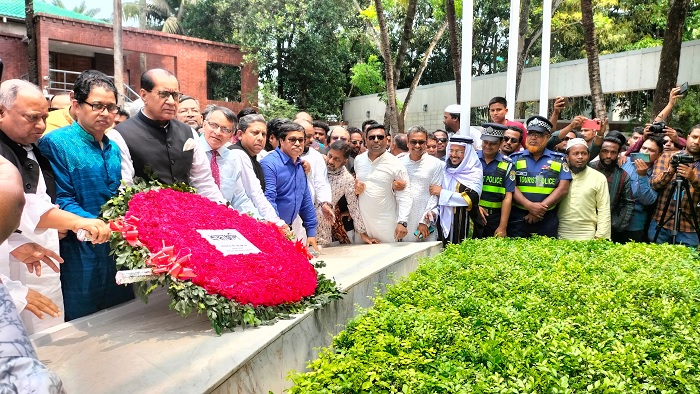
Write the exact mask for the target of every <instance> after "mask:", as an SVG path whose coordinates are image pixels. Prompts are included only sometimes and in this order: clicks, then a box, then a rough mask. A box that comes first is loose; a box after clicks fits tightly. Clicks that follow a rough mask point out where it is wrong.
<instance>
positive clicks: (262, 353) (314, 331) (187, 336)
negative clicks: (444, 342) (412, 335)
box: [31, 242, 442, 394]
mask: <svg viewBox="0 0 700 394" xmlns="http://www.w3.org/2000/svg"><path fill="white" fill-rule="evenodd" d="M441 249H442V248H441V245H440V243H439V242H430V243H427V242H426V243H409V242H406V243H396V244H379V245H350V246H337V247H332V248H326V249H324V250H323V253H322V255H321V257H320V258H319V260H323V261H325V262H326V264H327V266H326V267H325V268H323V269H322V272H323V273H324V274H326V276H327V277H332V278H335V280H336V281H337V282H338V284H339V286H340V287H341V288H342V289H343V291H346V292H347V294H346V295H345V297H344V298H343V299H342V300H339V301H335V302H333V303H331V304H330V305H327V306H325V307H324V308H323V309H320V310H308V311H306V312H305V313H303V314H299V315H294V316H293V318H291V319H288V320H280V321H278V322H277V323H275V324H274V325H271V326H261V327H255V328H246V329H241V328H238V329H236V331H235V332H230V331H229V332H224V333H223V334H222V335H221V336H217V335H216V334H215V333H214V330H213V329H212V328H211V326H210V325H209V321H208V320H207V319H206V317H205V316H197V315H190V316H189V317H187V318H183V317H181V316H179V315H178V314H177V313H176V312H175V311H171V310H170V309H168V303H169V299H168V297H167V294H166V293H165V291H164V289H159V290H158V291H156V292H155V294H153V295H152V296H151V298H150V301H149V303H148V304H144V303H143V302H142V301H140V300H134V301H131V302H129V303H126V304H124V305H121V306H118V307H115V308H111V309H108V310H104V311H101V312H99V313H96V314H94V315H90V316H86V317H84V318H81V319H77V320H74V321H72V322H70V323H65V324H62V325H59V326H56V327H53V328H51V329H49V330H46V331H43V332H40V333H37V334H35V335H33V336H32V338H31V339H32V342H33V343H34V346H35V347H36V350H37V353H38V355H39V358H40V359H41V360H42V361H43V362H44V363H45V364H46V365H47V366H48V367H49V368H51V369H52V370H53V371H55V372H56V373H58V375H59V376H60V377H61V378H62V379H63V383H64V386H65V388H66V390H67V392H69V393H73V394H75V393H203V392H211V393H268V392H269V391H272V392H274V393H281V392H282V391H283V390H284V389H285V388H288V387H289V386H290V383H289V382H288V381H287V380H286V377H287V374H288V372H289V371H291V370H303V369H304V368H305V365H306V363H307V361H309V360H311V359H313V358H315V357H316V354H317V351H316V348H318V347H321V346H326V345H328V344H330V341H331V339H332V336H333V335H335V334H337V333H338V332H339V331H340V330H342V328H343V326H344V324H345V323H346V322H347V321H348V320H349V319H351V318H352V317H353V316H355V314H356V306H358V305H359V306H361V307H368V306H370V305H371V303H372V301H371V299H370V298H369V297H371V296H373V295H374V289H375V288H377V287H379V288H382V285H384V284H388V283H392V281H393V280H392V278H398V277H402V276H405V275H407V274H408V273H410V272H412V271H413V270H415V268H416V267H417V265H418V262H419V259H421V258H423V257H429V256H432V255H435V254H437V253H439V252H440V251H441Z"/></svg>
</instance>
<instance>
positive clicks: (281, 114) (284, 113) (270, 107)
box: [260, 85, 299, 120]
mask: <svg viewBox="0 0 700 394" xmlns="http://www.w3.org/2000/svg"><path fill="white" fill-rule="evenodd" d="M260 94H261V96H262V101H261V102H260V114H262V115H263V116H264V117H265V119H268V120H270V119H274V118H287V119H294V116H295V115H296V114H297V113H298V112H299V108H297V107H296V106H295V105H294V104H290V103H289V102H288V101H287V100H284V99H282V98H279V97H277V95H276V94H275V93H274V92H272V91H271V90H270V87H269V85H264V86H263V88H262V89H261V90H260Z"/></svg>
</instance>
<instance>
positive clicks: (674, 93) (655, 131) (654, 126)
mask: <svg viewBox="0 0 700 394" xmlns="http://www.w3.org/2000/svg"><path fill="white" fill-rule="evenodd" d="M680 91H681V88H680V87H675V88H673V89H671V93H670V94H669V96H668V104H666V106H665V107H664V109H662V110H661V112H659V114H658V115H656V118H654V123H647V124H646V125H644V134H643V137H642V138H639V139H638V140H637V142H636V143H635V144H633V145H632V146H630V147H629V149H627V152H625V156H629V155H630V153H635V152H639V149H641V147H642V144H643V143H644V141H646V139H647V138H649V136H651V135H660V136H662V137H668V138H670V139H671V142H673V143H674V144H676V145H678V146H682V147H684V146H685V144H686V140H685V139H683V138H682V137H680V136H678V132H677V131H676V130H674V129H672V128H671V127H668V126H667V125H666V119H667V118H668V116H669V114H670V113H671V110H672V109H673V106H674V105H676V101H677V100H678V98H679V97H683V95H682V94H679V93H680ZM623 162H624V161H623Z"/></svg>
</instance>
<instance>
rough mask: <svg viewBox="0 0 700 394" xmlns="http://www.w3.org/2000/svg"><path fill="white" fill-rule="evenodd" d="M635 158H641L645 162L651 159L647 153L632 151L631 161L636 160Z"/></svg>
mask: <svg viewBox="0 0 700 394" xmlns="http://www.w3.org/2000/svg"><path fill="white" fill-rule="evenodd" d="M637 159H642V161H644V162H645V163H649V160H651V158H650V157H649V154H648V153H632V154H631V155H630V160H632V162H633V163H634V162H635V161H637Z"/></svg>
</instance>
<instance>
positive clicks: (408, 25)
mask: <svg viewBox="0 0 700 394" xmlns="http://www.w3.org/2000/svg"><path fill="white" fill-rule="evenodd" d="M375 3H376V1H375ZM375 8H376V6H375ZM417 9H418V0H408V4H407V5H406V18H405V19H404V20H403V34H402V35H401V41H399V50H398V51H396V63H395V64H394V82H395V83H396V84H398V83H399V80H400V79H401V65H403V61H404V59H406V49H407V48H408V42H409V41H410V40H411V37H412V36H413V21H414V20H415V18H416V11H417ZM383 10H384V8H382V11H383ZM377 14H379V9H377ZM383 17H384V15H382V18H383ZM377 18H379V15H377ZM389 51H391V48H390V49H389Z"/></svg>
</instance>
